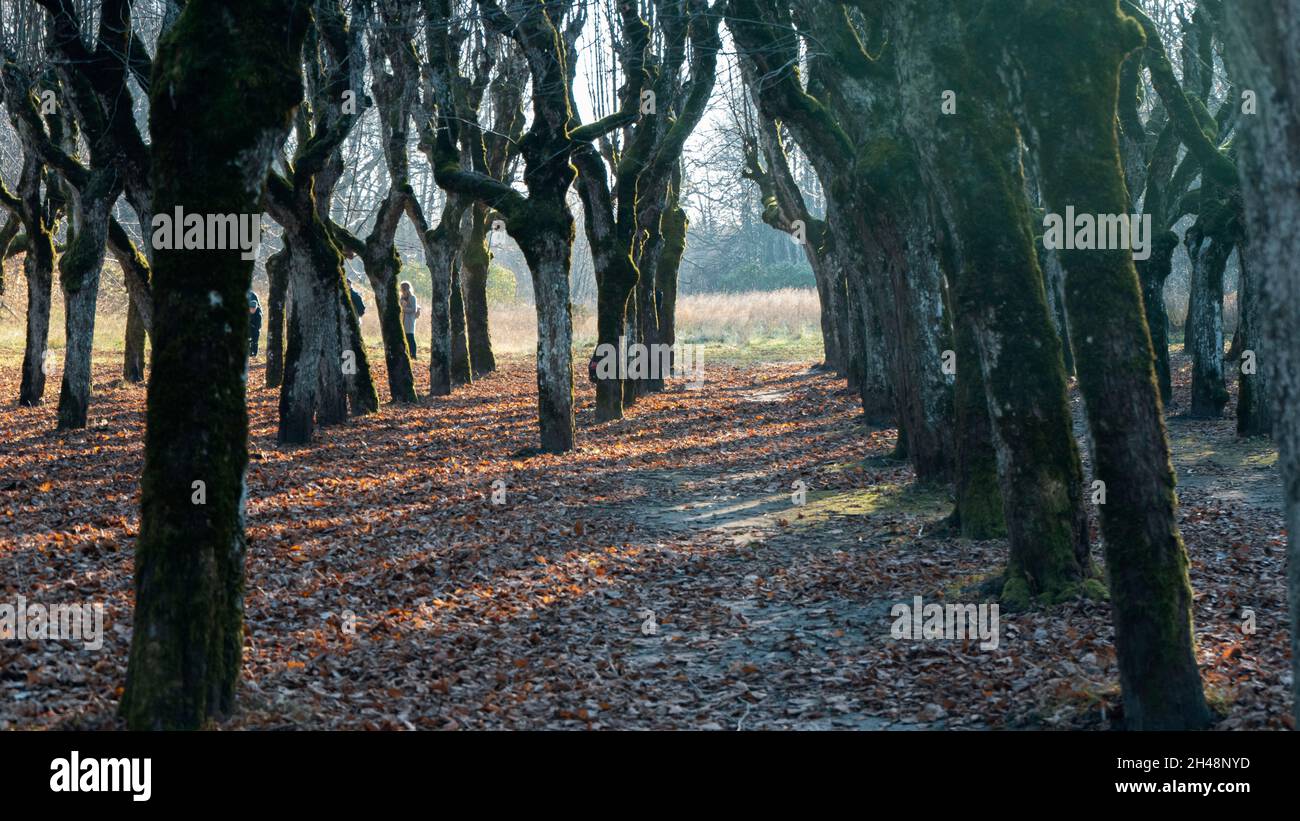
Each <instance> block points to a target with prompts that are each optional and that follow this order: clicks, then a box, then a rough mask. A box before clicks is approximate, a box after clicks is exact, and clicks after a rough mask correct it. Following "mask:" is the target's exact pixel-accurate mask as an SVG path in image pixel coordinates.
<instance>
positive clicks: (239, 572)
mask: <svg viewBox="0 0 1300 821" xmlns="http://www.w3.org/2000/svg"><path fill="white" fill-rule="evenodd" d="M223 16H224V19H225V20H226V21H227V22H226V24H224V25H213V24H212V21H213V20H214V19H218V18H221V17H223ZM307 20H308V17H307V14H306V5H305V4H304V3H302V2H301V0H299V2H292V3H290V4H288V6H287V7H286V4H285V3H283V2H270V0H223V2H217V0H190V2H189V3H188V4H187V5H186V7H185V10H184V11H183V12H182V13H181V16H180V18H179V19H178V20H177V22H176V23H175V25H174V26H173V27H172V28H171V29H170V30H169V31H168V32H167V33H166V34H164V35H163V37H162V38H161V40H160V43H159V47H158V56H157V63H156V66H155V72H156V73H155V76H156V77H163V78H166V82H165V83H162V82H159V83H157V84H155V85H154V87H153V95H152V101H151V110H150V131H151V134H152V144H151V149H152V152H153V157H154V168H153V183H154V202H155V203H156V205H157V208H158V211H159V213H170V212H171V211H172V209H173V208H175V207H184V209H185V211H186V212H188V213H197V214H225V213H236V214H249V213H257V212H259V211H260V210H261V188H262V186H263V181H264V180H265V178H266V174H267V170H268V168H269V166H270V162H271V156H272V147H273V146H274V145H276V144H277V143H278V141H279V140H280V139H283V136H284V133H285V131H286V130H287V128H288V125H289V114H290V111H291V110H292V109H293V107H294V106H295V105H297V103H298V101H299V100H300V99H301V98H302V82H303V80H302V74H301V68H300V64H299V53H300V52H299V48H300V45H301V42H302V39H303V35H304V32H305V28H306V25H307ZM231 55H239V56H240V59H238V60H233V59H231ZM242 84H251V85H252V86H253V87H256V88H258V89H259V91H260V93H258V94H255V95H250V94H236V95H225V96H218V97H216V98H214V97H213V96H212V94H211V90H212V89H213V88H237V87H242ZM240 256H241V255H240V254H239V252H238V251H235V250H231V251H185V250H166V249H159V250H157V251H156V252H155V256H154V272H153V273H154V277H153V289H154V296H155V300H156V304H157V306H158V310H157V312H156V313H155V316H154V331H153V363H152V378H151V379H150V380H149V398H148V419H147V427H146V431H145V466H144V477H143V480H142V483H141V511H140V534H139V537H138V538H137V541H136V560H135V574H136V575H135V615H134V624H133V632H132V637H131V657H130V663H129V666H128V668H127V674H126V686H125V690H124V692H123V695H122V703H121V713H122V715H123V716H124V717H125V718H126V720H127V724H128V726H129V727H130V728H131V729H133V730H146V729H147V730H160V729H198V728H200V727H203V726H206V725H207V724H208V723H209V722H210V721H212V720H214V719H216V718H220V717H222V716H225V715H228V714H229V713H230V712H231V710H232V708H233V706H234V700H235V690H236V686H237V684H238V681H239V673H240V668H241V657H242V651H243V645H244V624H243V612H244V608H243V594H244V554H245V550H246V536H245V534H244V504H245V496H246V488H245V478H244V473H245V469H246V467H247V463H248V453H247V439H248V413H247V409H246V407H245V369H246V364H245V363H246V360H245V357H246V354H247V349H248V308H247V296H246V293H247V290H248V287H249V284H250V279H251V274H252V263H251V262H250V261H247V260H244V259H241V258H240Z"/></svg>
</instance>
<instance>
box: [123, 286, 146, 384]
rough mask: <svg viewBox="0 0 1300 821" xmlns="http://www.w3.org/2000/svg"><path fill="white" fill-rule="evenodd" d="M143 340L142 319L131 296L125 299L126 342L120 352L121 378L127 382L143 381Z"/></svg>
mask: <svg viewBox="0 0 1300 821" xmlns="http://www.w3.org/2000/svg"><path fill="white" fill-rule="evenodd" d="M144 340H145V333H144V320H142V319H141V318H140V310H139V308H138V307H137V305H136V299H135V297H134V296H132V297H131V298H130V299H128V300H127V306H126V340H125V342H126V344H125V345H124V350H123V354H122V378H123V379H124V380H126V381H127V382H135V383H139V382H143V381H144Z"/></svg>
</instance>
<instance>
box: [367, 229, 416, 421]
mask: <svg viewBox="0 0 1300 821" xmlns="http://www.w3.org/2000/svg"><path fill="white" fill-rule="evenodd" d="M361 262H362V265H364V266H365V271H366V278H367V279H369V280H370V287H371V289H372V290H373V291H374V294H375V313H376V314H377V315H378V316H379V333H380V335H381V336H382V337H383V340H384V362H385V364H386V366H387V367H386V368H385V370H386V371H387V372H388V393H389V395H390V396H391V397H392V400H393V401H394V402H398V403H405V404H410V403H413V402H415V401H416V394H415V378H414V375H413V374H412V372H411V355H410V352H409V351H408V350H407V346H406V332H405V331H403V330H402V308H401V304H400V303H399V302H398V295H397V275H398V271H399V269H400V268H401V260H400V259H399V258H398V256H397V251H395V250H394V249H393V248H391V247H390V248H387V249H386V250H380V249H378V248H375V249H373V250H372V249H371V248H370V247H369V246H368V247H367V249H366V253H365V254H362V258H361Z"/></svg>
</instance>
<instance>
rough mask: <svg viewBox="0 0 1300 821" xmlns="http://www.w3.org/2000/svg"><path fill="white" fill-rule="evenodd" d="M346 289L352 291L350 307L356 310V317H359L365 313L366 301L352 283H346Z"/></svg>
mask: <svg viewBox="0 0 1300 821" xmlns="http://www.w3.org/2000/svg"><path fill="white" fill-rule="evenodd" d="M348 290H349V291H351V292H352V309H353V310H355V311H356V312H357V319H360V318H361V317H363V316H365V315H366V301H365V300H364V299H362V298H361V292H360V291H358V290H357V289H356V287H355V286H353V285H352V283H348Z"/></svg>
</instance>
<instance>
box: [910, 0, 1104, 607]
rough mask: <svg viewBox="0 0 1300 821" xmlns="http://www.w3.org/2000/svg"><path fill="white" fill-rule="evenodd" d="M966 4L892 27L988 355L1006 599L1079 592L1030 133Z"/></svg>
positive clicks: (1074, 494) (1071, 482)
mask: <svg viewBox="0 0 1300 821" xmlns="http://www.w3.org/2000/svg"><path fill="white" fill-rule="evenodd" d="M963 9H965V7H964V6H961V5H960V4H958V3H954V2H937V3H927V4H925V6H924V7H914V6H911V5H907V6H906V7H904V6H903V5H893V6H891V7H890V14H889V17H888V21H889V34H890V37H891V38H892V40H893V43H894V44H895V45H896V48H897V52H896V54H895V65H896V69H897V71H898V75H899V87H900V89H901V92H902V95H903V100H904V115H903V121H904V125H905V127H906V130H907V133H908V134H909V136H910V137H911V139H912V141H913V143H914V145H915V146H916V150H917V154H918V156H919V158H920V168H921V172H922V178H923V179H924V180H925V181H926V182H927V184H928V187H929V188H930V190H931V191H932V192H933V193H934V194H935V196H936V200H937V202H938V204H939V210H940V213H941V214H942V217H943V219H944V221H945V223H946V230H947V233H948V235H949V236H950V237H951V244H952V249H951V254H952V259H953V265H952V266H951V270H950V271H949V273H950V274H951V275H952V280H953V281H952V286H953V293H952V306H953V314H954V315H955V317H956V318H955V319H954V322H957V323H960V322H963V321H969V322H970V323H971V324H972V326H973V335H974V338H975V344H976V348H977V350H978V352H979V362H980V367H981V376H982V378H983V381H984V388H985V393H986V396H987V402H988V413H989V418H990V420H991V423H992V440H993V443H994V447H995V449H996V453H997V466H998V481H999V486H1000V490H1001V495H1002V502H1003V514H1004V517H1005V521H1006V526H1007V532H1008V536H1009V538H1010V543H1011V544H1010V547H1011V551H1010V557H1009V561H1008V568H1007V577H1006V583H1005V586H1004V589H1003V598H1004V601H1006V602H1007V603H1008V604H1011V605H1023V604H1025V603H1027V602H1028V600H1029V599H1030V598H1031V597H1032V598H1040V599H1042V600H1045V601H1049V602H1051V601H1057V600H1060V599H1062V598H1064V597H1067V596H1070V595H1074V594H1077V592H1078V591H1079V590H1080V588H1081V585H1082V583H1083V582H1084V581H1085V579H1086V578H1087V577H1088V576H1089V574H1090V572H1091V562H1090V560H1089V557H1088V549H1089V545H1088V527H1087V516H1086V512H1085V510H1084V507H1083V494H1082V483H1083V476H1082V468H1081V464H1080V460H1079V454H1078V449H1077V447H1076V445H1075V441H1074V435H1073V430H1072V422H1071V417H1070V409H1069V403H1068V400H1067V397H1066V383H1065V372H1064V362H1063V359H1062V353H1061V347H1060V341H1059V339H1058V337H1057V334H1056V331H1055V329H1054V327H1053V325H1052V320H1051V317H1050V315H1049V313H1048V307H1047V297H1046V293H1045V290H1044V279H1043V275H1042V272H1041V270H1040V269H1039V266H1038V255H1037V251H1036V249H1035V248H1034V245H1033V241H1034V233H1035V232H1034V230H1033V225H1032V223H1031V220H1030V212H1029V206H1028V202H1027V200H1026V197H1025V193H1024V192H1025V182H1024V176H1023V171H1022V167H1021V164H1020V135H1019V132H1018V129H1017V126H1016V123H1015V120H1014V118H1013V116H1012V114H1011V112H1010V110H1009V108H1008V101H1007V92H1006V90H1005V88H1004V87H1003V83H1002V80H1001V79H1000V78H999V77H998V75H997V73H996V70H995V68H994V67H993V66H992V65H989V64H988V63H987V62H986V60H985V58H984V56H983V54H984V52H986V51H987V49H988V47H989V43H988V42H987V36H988V32H985V31H982V30H980V29H979V28H978V26H977V22H976V21H972V20H968V19H965V18H964V17H963V16H962V14H961V11H962V10H963ZM965 10H967V11H968V9H965ZM977 55H980V56H977ZM936 89H939V90H943V89H949V90H952V91H954V93H955V100H956V108H955V111H954V112H952V113H945V112H944V110H943V108H942V107H941V106H940V105H939V104H938V103H937V102H936V99H937V96H936V95H937V92H936V91H935V90H936ZM1067 299H1068V297H1067ZM961 368H962V363H961V362H958V369H959V372H960V369H961Z"/></svg>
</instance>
